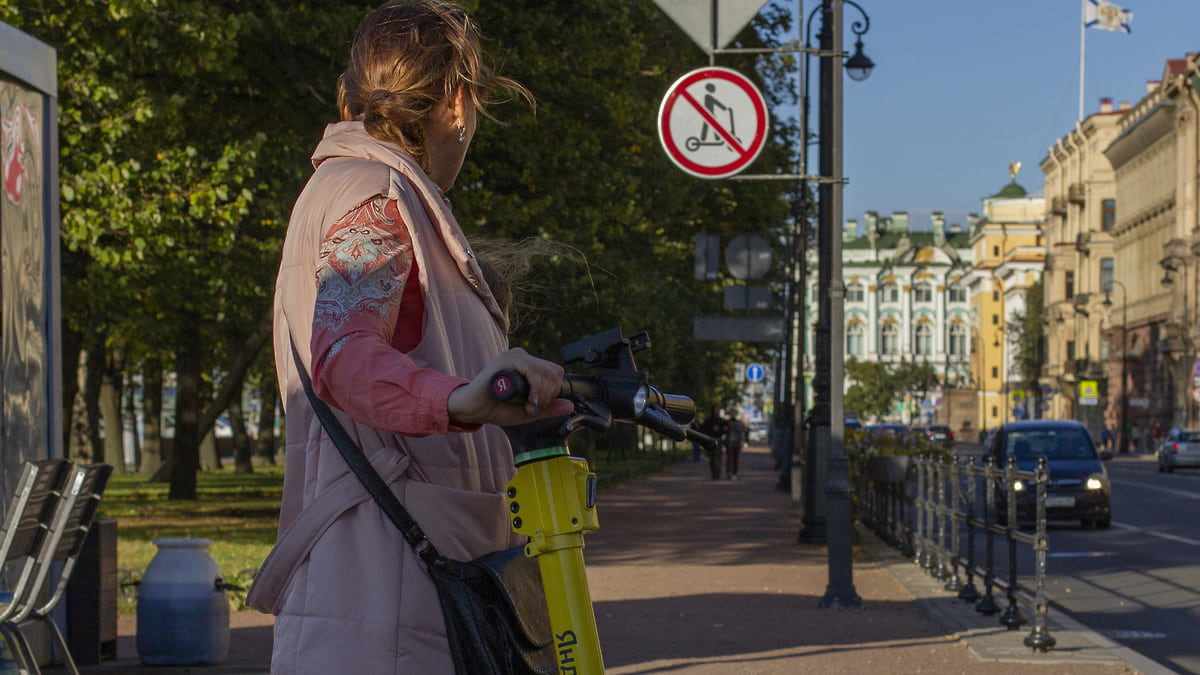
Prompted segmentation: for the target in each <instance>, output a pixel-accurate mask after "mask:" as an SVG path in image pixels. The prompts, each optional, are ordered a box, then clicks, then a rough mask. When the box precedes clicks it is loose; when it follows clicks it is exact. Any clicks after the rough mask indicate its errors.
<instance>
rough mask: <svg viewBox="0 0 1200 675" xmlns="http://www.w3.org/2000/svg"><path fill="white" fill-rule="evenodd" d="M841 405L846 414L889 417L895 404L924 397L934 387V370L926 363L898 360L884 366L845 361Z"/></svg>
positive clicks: (865, 362) (873, 363)
mask: <svg viewBox="0 0 1200 675" xmlns="http://www.w3.org/2000/svg"><path fill="white" fill-rule="evenodd" d="M846 379H847V380H849V381H850V388H849V389H848V390H847V391H846V397H845V402H846V403H845V406H846V410H847V411H848V412H854V413H858V414H859V415H863V416H870V415H879V416H884V415H890V414H891V413H892V412H893V411H894V410H895V408H896V404H897V403H898V402H899V401H901V400H903V398H904V396H905V395H906V394H907V395H910V396H912V397H913V398H914V399H918V398H924V397H925V396H926V395H928V393H929V392H931V391H933V390H934V388H935V387H937V384H938V378H937V369H935V368H934V367H933V364H931V363H927V362H919V363H918V362H914V361H901V362H899V363H897V364H894V365H892V364H887V363H881V362H877V361H859V360H857V359H855V358H853V357H851V358H850V359H849V360H848V361H846Z"/></svg>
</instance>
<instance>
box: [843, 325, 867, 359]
mask: <svg viewBox="0 0 1200 675" xmlns="http://www.w3.org/2000/svg"><path fill="white" fill-rule="evenodd" d="M865 336H866V331H865V330H863V325H862V324H861V323H857V322H856V323H852V324H850V325H849V326H847V327H846V353H847V354H849V355H850V356H862V355H863V354H864V353H865V351H866V350H865V349H864V338H865Z"/></svg>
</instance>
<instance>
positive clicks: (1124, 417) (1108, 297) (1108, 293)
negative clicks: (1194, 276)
mask: <svg viewBox="0 0 1200 675" xmlns="http://www.w3.org/2000/svg"><path fill="white" fill-rule="evenodd" d="M1108 283H1109V287H1108V288H1107V289H1105V291H1104V307H1105V308H1106V309H1111V308H1112V285H1113V284H1116V285H1117V286H1120V287H1121V422H1120V424H1121V436H1120V438H1121V448H1120V452H1121V454H1125V453H1127V452H1129V435H1128V434H1127V433H1126V427H1125V425H1127V424H1128V423H1129V391H1128V390H1127V387H1128V382H1127V380H1126V379H1125V362H1126V356H1125V350H1126V349H1127V345H1128V340H1127V338H1128V336H1127V335H1126V334H1125V332H1126V330H1128V327H1129V324H1128V323H1127V322H1126V321H1127V318H1128V317H1127V315H1126V313H1125V311H1126V309H1127V308H1128V306H1129V302H1128V300H1129V294H1128V292H1127V291H1126V290H1125V284H1123V283H1121V282H1119V281H1117V280H1116V279H1111V280H1109V282H1108Z"/></svg>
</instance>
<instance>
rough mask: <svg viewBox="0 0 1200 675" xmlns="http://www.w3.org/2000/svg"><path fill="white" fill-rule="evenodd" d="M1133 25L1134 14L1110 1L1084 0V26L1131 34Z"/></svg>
mask: <svg viewBox="0 0 1200 675" xmlns="http://www.w3.org/2000/svg"><path fill="white" fill-rule="evenodd" d="M1131 23H1133V12H1131V11H1129V10H1127V9H1125V8H1124V7H1118V6H1117V5H1114V4H1113V3H1111V2H1109V1H1108V0H1083V25H1084V27H1086V28H1099V29H1100V30H1111V31H1117V32H1121V33H1128V32H1129V24H1131Z"/></svg>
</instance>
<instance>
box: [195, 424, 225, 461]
mask: <svg viewBox="0 0 1200 675" xmlns="http://www.w3.org/2000/svg"><path fill="white" fill-rule="evenodd" d="M200 470H201V471H220V470H221V453H220V451H219V450H218V449H217V435H216V433H214V430H213V429H209V430H208V431H206V432H204V440H202V441H200Z"/></svg>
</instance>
